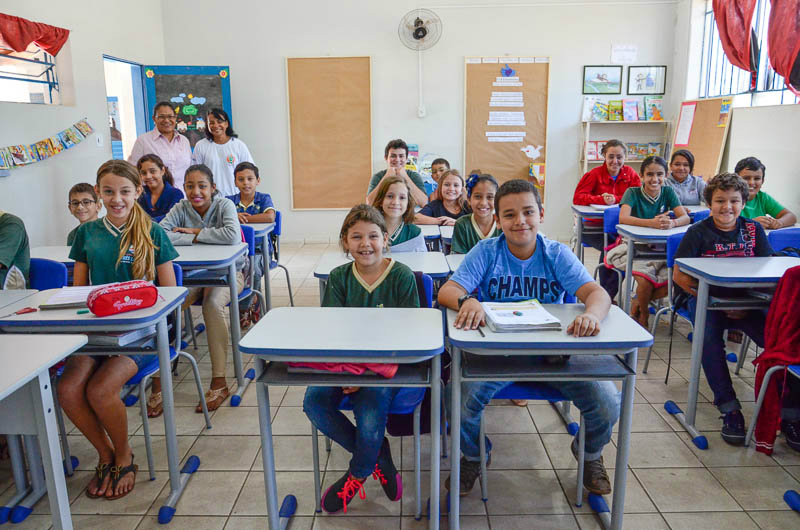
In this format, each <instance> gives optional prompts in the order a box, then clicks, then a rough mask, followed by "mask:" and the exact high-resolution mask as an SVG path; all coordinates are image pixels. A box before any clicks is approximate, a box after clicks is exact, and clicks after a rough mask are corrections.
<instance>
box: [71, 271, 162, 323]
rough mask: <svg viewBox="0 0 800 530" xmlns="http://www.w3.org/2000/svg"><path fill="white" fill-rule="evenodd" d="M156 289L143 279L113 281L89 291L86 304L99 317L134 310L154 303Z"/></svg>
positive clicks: (156, 295)
mask: <svg viewBox="0 0 800 530" xmlns="http://www.w3.org/2000/svg"><path fill="white" fill-rule="evenodd" d="M156 300H158V289H156V286H155V285H153V284H152V282H147V281H144V280H135V281H131V282H122V283H115V284H112V285H106V286H104V287H98V288H97V289H94V290H92V291H91V292H90V293H89V297H88V298H87V299H86V305H87V307H88V308H89V311H91V312H92V313H94V314H95V315H97V316H99V317H105V316H108V315H116V314H119V313H125V312H127V311H135V310H137V309H144V308H146V307H150V306H153V305H155V303H156Z"/></svg>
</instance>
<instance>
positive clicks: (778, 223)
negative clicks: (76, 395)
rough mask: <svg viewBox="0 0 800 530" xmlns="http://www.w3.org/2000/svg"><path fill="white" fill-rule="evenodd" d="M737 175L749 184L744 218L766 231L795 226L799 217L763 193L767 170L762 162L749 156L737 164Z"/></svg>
mask: <svg viewBox="0 0 800 530" xmlns="http://www.w3.org/2000/svg"><path fill="white" fill-rule="evenodd" d="M734 171H736V174H737V175H739V176H740V177H741V178H743V179H744V181H745V182H747V186H748V190H749V197H750V199H749V200H748V201H747V204H745V206H744V208H742V217H745V218H747V219H752V220H754V221H758V223H759V224H760V225H761V226H763V227H764V229H769V230H775V229H778V228H785V227H787V226H794V224H795V223H796V222H797V216H796V215H795V214H793V213H792V212H791V211H789V210H788V209H786V208H784V207H783V206H781V204H780V203H779V202H778V201H776V200H775V199H773V198H772V195H770V194H769V193H767V192H766V191H761V186H763V185H764V175H765V173H766V171H767V168H766V167H764V164H762V163H761V160H759V159H758V158H756V157H754V156H748V157H747V158H743V159H741V160H739V161H738V162H737V163H736V168H735V169H734Z"/></svg>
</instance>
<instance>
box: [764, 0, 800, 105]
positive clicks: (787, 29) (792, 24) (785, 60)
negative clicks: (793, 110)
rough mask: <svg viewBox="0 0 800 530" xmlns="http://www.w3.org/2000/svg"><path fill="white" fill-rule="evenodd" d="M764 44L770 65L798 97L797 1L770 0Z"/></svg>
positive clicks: (799, 32) (799, 30) (799, 2)
mask: <svg viewBox="0 0 800 530" xmlns="http://www.w3.org/2000/svg"><path fill="white" fill-rule="evenodd" d="M767 46H768V48H767V49H768V51H769V63H770V64H771V65H772V68H773V69H774V70H775V71H776V72H778V73H779V74H780V75H782V76H783V78H784V79H785V80H786V87H787V88H788V89H789V90H791V91H792V92H793V93H794V94H795V95H796V96H800V0H772V9H771V10H770V13H769V30H768V34H767ZM792 74H794V75H792Z"/></svg>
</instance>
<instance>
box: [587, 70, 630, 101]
mask: <svg viewBox="0 0 800 530" xmlns="http://www.w3.org/2000/svg"><path fill="white" fill-rule="evenodd" d="M583 93H584V94H621V93H622V66H618V65H613V64H605V65H591V66H584V67H583Z"/></svg>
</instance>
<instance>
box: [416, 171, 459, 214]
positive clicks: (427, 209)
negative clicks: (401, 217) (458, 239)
mask: <svg viewBox="0 0 800 530" xmlns="http://www.w3.org/2000/svg"><path fill="white" fill-rule="evenodd" d="M435 193H436V199H434V200H432V201H431V202H429V203H428V204H426V205H425V206H423V207H422V209H421V210H420V211H419V212H417V214H416V215H415V216H414V222H415V223H417V224H420V225H440V226H453V225H454V224H456V220H457V219H458V218H459V217H463V216H465V215H467V214H468V213H470V212H469V205H468V203H467V196H466V193H465V183H464V177H462V176H461V173H459V172H458V170H456V169H451V170H449V171H445V173H444V175H442V178H441V179H439V187H438V188H437V189H436V192H435Z"/></svg>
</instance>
